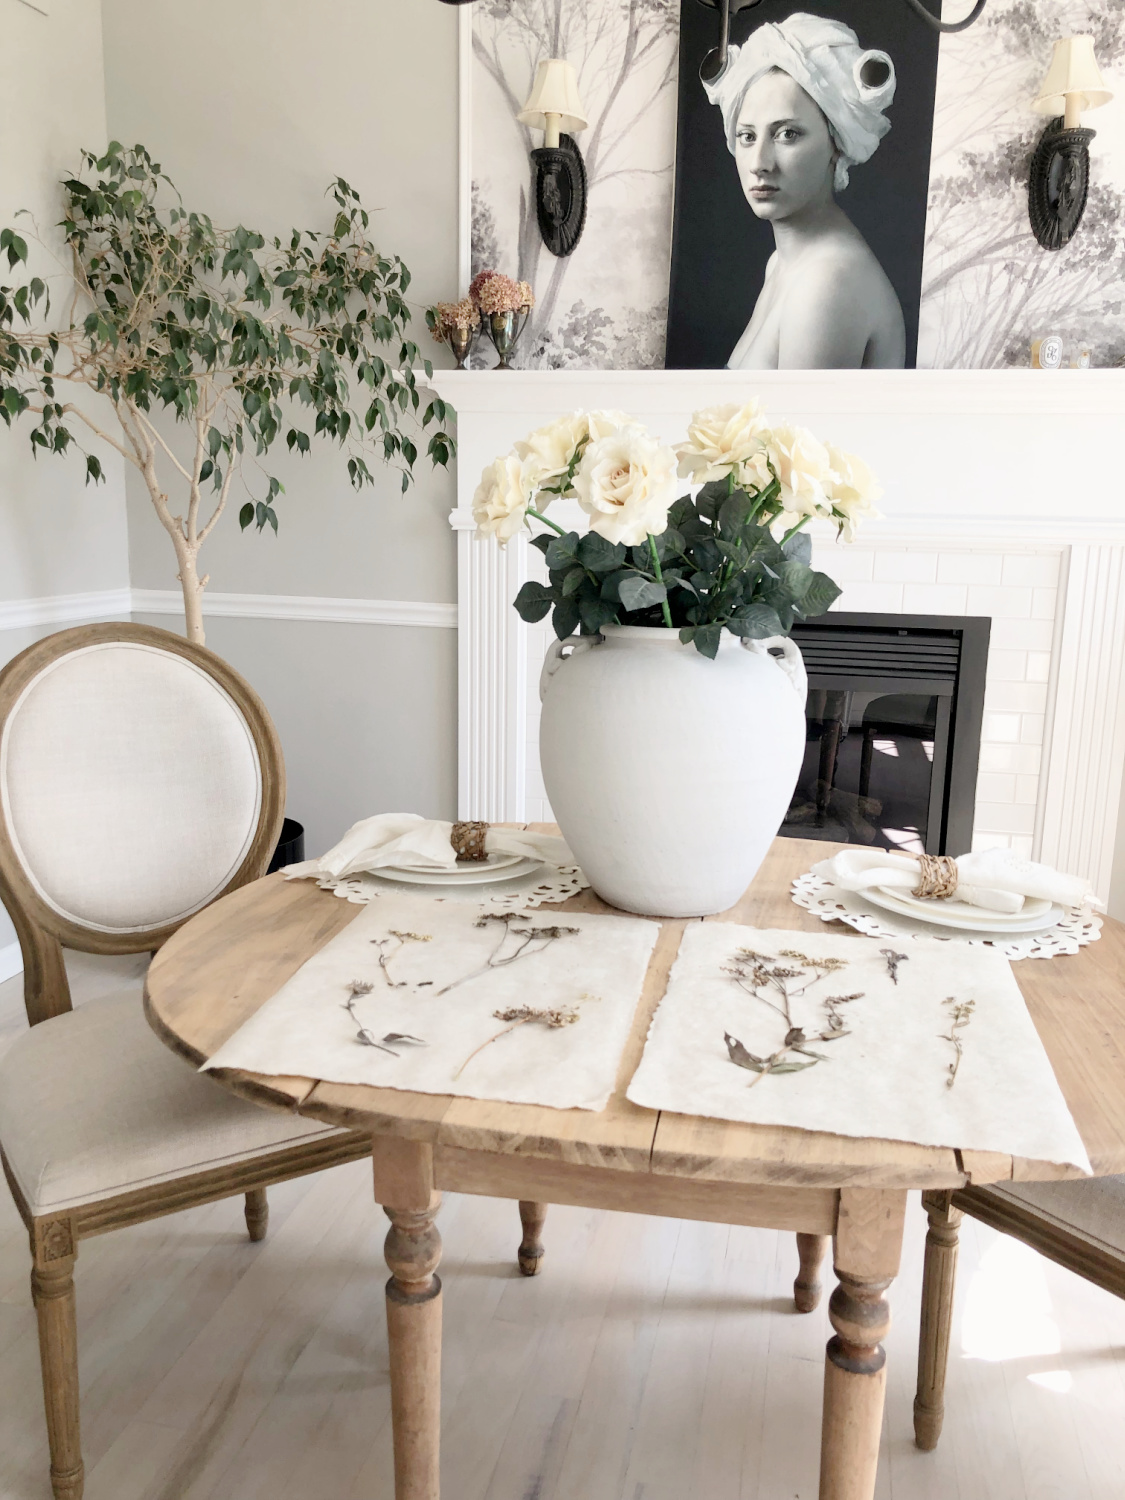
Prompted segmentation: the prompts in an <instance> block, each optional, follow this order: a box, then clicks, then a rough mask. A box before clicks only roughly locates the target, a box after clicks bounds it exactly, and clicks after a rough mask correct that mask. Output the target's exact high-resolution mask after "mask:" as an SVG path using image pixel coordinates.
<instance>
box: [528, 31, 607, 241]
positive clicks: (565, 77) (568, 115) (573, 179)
mask: <svg viewBox="0 0 1125 1500" xmlns="http://www.w3.org/2000/svg"><path fill="white" fill-rule="evenodd" d="M516 119H517V120H519V122H520V124H521V125H530V126H531V128H532V129H533V130H541V131H542V132H543V144H542V146H540V147H539V148H538V149H537V150H535V151H532V153H531V159H532V161H533V162H534V163H535V213H536V217H537V218H538V220H539V233H540V234H541V235H542V236H543V243H544V244H545V245H546V247H547V249H548V250H549V251H550V252H551V254H552V255H557V256H559V257H562V256H564V255H569V254H570V252H571V251H572V250H573V249H574V247H575V245H577V243H578V241H579V240H580V239H581V238H582V231H583V229H584V228H585V227H586V163H585V162H584V161H583V160H582V153H581V151H579V149H578V144H577V142H576V141H575V140H574V139H573V138H572V137H571V136H570V135H567V134H566V133H565V132H566V131H571V130H585V129H586V126H587V124H588V123H589V122H588V121H587V119H586V111H585V109H584V108H583V106H582V100H581V99H580V98H579V97H578V76H577V74H576V73H575V71H574V65H573V63H568V62H566V61H564V60H563V59H562V58H558V57H552V58H548V59H547V60H545V61H544V62H541V63H540V64H539V67H538V69H537V71H536V74H535V83H534V84H533V85H532V89H531V97H530V98H529V99H528V101H527V103H526V104H525V105H524V107H523V109H522V110H521V111H520V113H519V114H518V115H517V116H516Z"/></svg>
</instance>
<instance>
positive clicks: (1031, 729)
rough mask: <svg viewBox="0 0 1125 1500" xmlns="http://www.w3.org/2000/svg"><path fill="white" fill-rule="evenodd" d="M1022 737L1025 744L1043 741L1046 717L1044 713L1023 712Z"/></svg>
mask: <svg viewBox="0 0 1125 1500" xmlns="http://www.w3.org/2000/svg"><path fill="white" fill-rule="evenodd" d="M1020 719H1021V721H1022V723H1021V726H1020V739H1021V741H1022V742H1023V743H1024V744H1025V745H1041V744H1042V743H1043V726H1044V717H1043V715H1042V714H1021V715H1020Z"/></svg>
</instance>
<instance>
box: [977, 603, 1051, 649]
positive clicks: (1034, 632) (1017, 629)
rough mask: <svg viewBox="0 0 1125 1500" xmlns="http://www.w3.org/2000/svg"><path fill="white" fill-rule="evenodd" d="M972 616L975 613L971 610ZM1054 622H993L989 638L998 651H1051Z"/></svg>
mask: <svg viewBox="0 0 1125 1500" xmlns="http://www.w3.org/2000/svg"><path fill="white" fill-rule="evenodd" d="M969 613H970V614H972V613H973V611H972V610H971V609H970V611H969ZM1054 635H1055V626H1054V622H1053V621H1052V620H1032V619H1031V618H1030V617H1029V618H1028V619H1026V620H993V622H992V633H991V635H990V637H989V641H990V643H991V646H992V648H993V649H994V650H996V651H1008V650H1012V651H1048V652H1049V651H1050V649H1051V647H1052V645H1053V644H1054Z"/></svg>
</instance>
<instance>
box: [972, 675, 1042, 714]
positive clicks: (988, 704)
mask: <svg viewBox="0 0 1125 1500" xmlns="http://www.w3.org/2000/svg"><path fill="white" fill-rule="evenodd" d="M984 706H985V708H994V709H997V710H998V711H999V712H1000V713H1009V714H1041V713H1043V711H1044V710H1045V709H1046V707H1047V684H1046V683H1045V682H988V683H986V685H985V689H984Z"/></svg>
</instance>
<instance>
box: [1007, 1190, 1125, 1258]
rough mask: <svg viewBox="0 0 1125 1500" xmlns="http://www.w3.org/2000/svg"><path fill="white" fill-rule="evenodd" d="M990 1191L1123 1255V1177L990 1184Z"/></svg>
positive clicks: (1124, 1232)
mask: <svg viewBox="0 0 1125 1500" xmlns="http://www.w3.org/2000/svg"><path fill="white" fill-rule="evenodd" d="M990 1191H991V1192H992V1193H993V1194H994V1196H995V1197H997V1198H1000V1199H1007V1200H1008V1201H1010V1202H1012V1203H1016V1204H1020V1205H1022V1206H1023V1207H1025V1208H1029V1209H1032V1210H1034V1212H1035V1213H1036V1214H1038V1215H1039V1217H1040V1218H1043V1219H1046V1220H1047V1221H1048V1222H1050V1223H1053V1224H1054V1225H1055V1226H1056V1227H1057V1228H1059V1229H1075V1230H1077V1231H1078V1233H1079V1234H1081V1235H1083V1236H1085V1237H1086V1238H1087V1239H1090V1240H1094V1241H1096V1242H1097V1243H1098V1244H1100V1245H1104V1246H1105V1248H1106V1249H1107V1250H1116V1251H1117V1252H1118V1253H1119V1254H1121V1255H1125V1177H1091V1178H1090V1179H1089V1180H1088V1181H1085V1182H1020V1183H1014V1182H1013V1183H1007V1182H1006V1183H1003V1184H1000V1183H993V1184H992V1186H991V1188H990Z"/></svg>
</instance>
